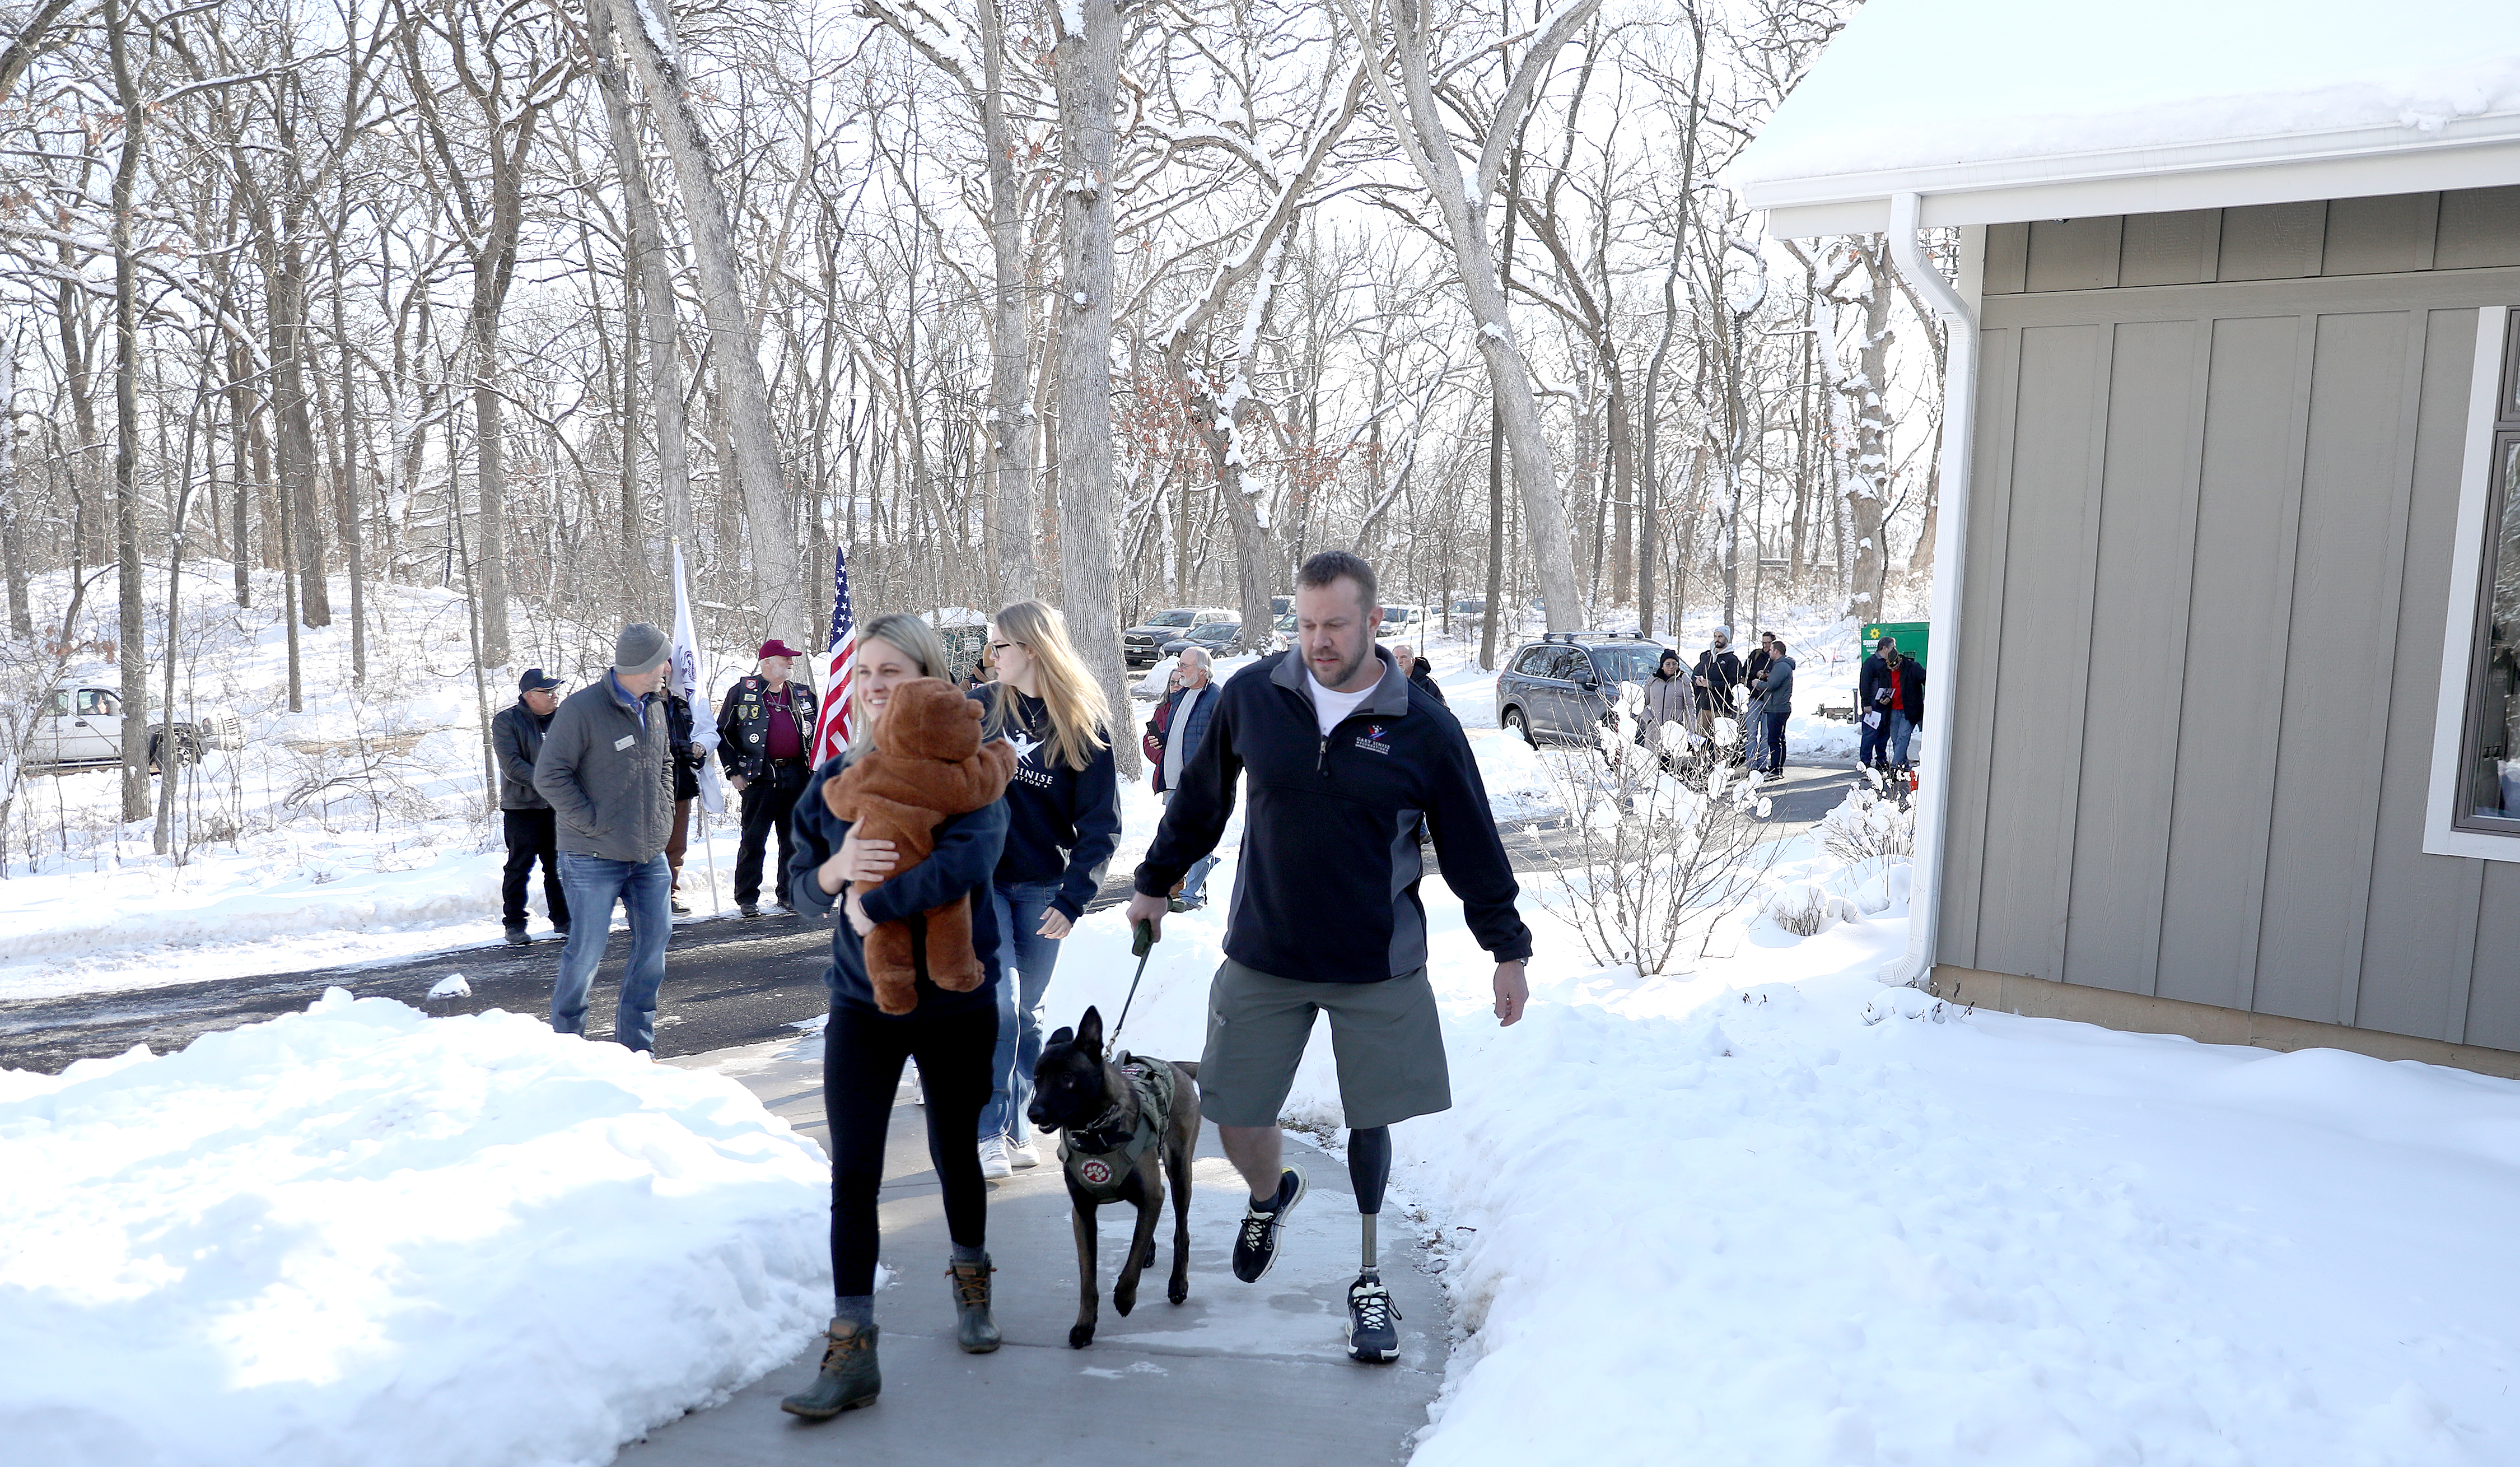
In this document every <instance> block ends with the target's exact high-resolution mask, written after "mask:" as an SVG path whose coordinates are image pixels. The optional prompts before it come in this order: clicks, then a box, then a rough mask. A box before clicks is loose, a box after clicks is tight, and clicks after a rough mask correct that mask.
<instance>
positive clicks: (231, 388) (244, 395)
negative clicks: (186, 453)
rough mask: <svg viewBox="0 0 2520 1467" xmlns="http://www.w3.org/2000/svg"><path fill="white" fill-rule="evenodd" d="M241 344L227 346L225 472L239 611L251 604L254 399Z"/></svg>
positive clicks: (248, 368)
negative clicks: (250, 470) (233, 525)
mask: <svg viewBox="0 0 2520 1467" xmlns="http://www.w3.org/2000/svg"><path fill="white" fill-rule="evenodd" d="M252 370H253V368H252V365H251V364H250V363H249V362H248V361H247V359H246V354H245V346H244V344H242V343H231V344H229V346H228V470H229V472H230V473H232V474H234V475H235V476H236V479H235V481H233V482H232V483H231V484H229V488H230V489H232V490H233V491H234V492H233V494H232V495H231V497H232V498H234V499H235V501H236V506H235V509H236V530H235V535H236V546H235V549H236V604H237V606H238V608H239V609H243V608H246V607H249V606H252V605H253V537H252V529H253V513H252V503H253V493H252V491H251V490H250V489H249V488H248V486H247V485H248V480H247V477H246V474H247V467H248V455H247V443H248V439H249V438H250V437H251V436H252V426H253V397H252V394H251V393H250V392H249V391H248V390H247V388H246V386H245V381H246V378H247V376H248V374H250V373H251V372H252Z"/></svg>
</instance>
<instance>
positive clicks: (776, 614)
mask: <svg viewBox="0 0 2520 1467" xmlns="http://www.w3.org/2000/svg"><path fill="white" fill-rule="evenodd" d="M608 3H609V4H610V5H611V7H612V20H613V24H614V25H615V26H616V27H617V33H618V34H619V35H620V37H621V38H622V40H623V42H624V43H625V45H626V47H627V49H628V51H629V53H630V58H631V61H632V62H633V63H634V64H635V65H636V66H637V68H638V70H639V77H640V80H641V81H642V82H643V83H644V84H645V85H646V87H647V89H648V107H649V112H650V114H651V115H652V116H653V117H654V118H655V120H656V128H657V131H658V132H660V133H662V134H663V135H664V139H665V152H666V154H667V156H669V157H670V158H671V159H672V160H673V163H674V178H675V181H676V182H677V183H678V184H679V185H680V187H681V191H682V196H683V215H684V218H685V220H686V221H687V223H688V224H689V226H690V228H691V233H692V257H693V262H694V263H695V264H696V265H697V267H698V272H699V285H700V307H701V309H702V310H703V311H704V312H705V313H706V314H707V316H708V324H709V335H710V336H711V338H712V339H713V340H714V342H715V345H716V350H715V354H716V358H717V380H718V387H719V389H720V390H721V391H722V392H723V393H724V402H723V404H722V406H721V411H722V412H723V414H724V416H725V419H726V427H727V432H728V436H729V437H730V439H731V440H732V446H733V448H734V450H735V468H736V473H737V474H738V475H739V476H741V479H742V486H743V508H744V516H745V519H746V520H747V521H749V522H750V525H751V529H752V577H751V579H752V596H753V602H754V605H755V606H756V607H757V608H758V612H759V619H758V621H757V622H756V623H755V624H754V626H753V628H751V629H752V630H755V631H758V632H760V633H761V634H763V635H773V634H776V635H781V636H788V635H803V634H804V629H803V626H802V624H801V622H800V621H799V619H800V618H802V617H803V615H804V609H805V606H806V602H805V599H804V596H803V589H804V586H803V571H804V563H803V560H802V559H801V557H799V556H798V555H797V554H796V550H795V547H794V546H793V545H791V544H789V543H787V541H788V538H789V534H790V526H789V521H790V520H791V518H792V516H791V515H790V514H789V511H788V504H787V486H786V484H785V482H784V481H783V479H782V476H781V473H780V466H779V436H778V428H777V425H776V424H775V423H774V422H773V421H772V419H771V416H770V389H769V386H768V384H767V383H766V382H764V381H763V379H762V375H761V354H760V349H759V346H758V344H757V342H756V339H755V337H754V334H753V330H752V317H751V316H750V315H749V314H748V313H747V312H746V311H745V310H744V308H743V290H742V280H741V279H740V278H739V276H738V274H737V272H736V255H735V232H734V227H733V225H732V224H731V223H730V222H729V213H728V209H727V204H726V195H725V192H724V191H723V190H722V189H721V188H720V187H719V186H718V166H717V160H716V157H715V155H714V154H713V152H712V151H711V149H710V146H709V142H708V139H707V138H706V137H705V136H704V135H703V134H702V133H701V131H700V126H699V118H698V116H697V113H696V111H695V109H694V108H693V105H692V100H691V98H690V97H689V96H688V95H687V94H686V93H685V92H684V90H683V81H682V73H681V70H680V69H679V67H678V66H677V64H676V62H675V60H674V58H673V56H672V55H670V54H669V53H668V52H667V51H666V50H665V49H664V48H666V47H669V46H672V45H673V44H674V39H673V35H672V32H671V30H670V29H669V28H668V26H669V23H668V22H667V20H666V19H665V17H664V15H663V14H662V10H663V8H662V7H661V6H659V7H656V8H654V9H650V8H649V7H647V6H646V5H644V4H642V3H639V0H608ZM643 19H652V21H653V28H650V26H649V25H648V24H645V23H643ZM666 306H667V308H670V306H671V300H670V298H668V299H667V301H666ZM656 308H657V307H656V306H655V305H654V304H653V303H652V304H651V305H650V307H649V309H650V310H651V311H654V310H655V309H656ZM1108 308H1109V307H1108V306H1107V305H1106V306H1105V307H1104V309H1105V310H1106V311H1107V310H1108ZM659 395H660V396H661V395H662V393H661V391H660V392H659ZM1107 411H1108V403H1107V402H1106V403H1105V412H1106V414H1107ZM663 432H664V429H663V426H662V424H661V423H660V424H659V426H658V429H657V433H658V436H660V437H661V436H663ZM1105 451H1106V452H1107V451H1108V447H1107V444H1106V445H1105ZM1094 640H1095V639H1093V638H1090V637H1089V638H1088V639H1087V641H1088V643H1089V644H1091V643H1092V642H1093V641H1094ZM1105 640H1107V639H1105ZM1116 655H1117V654H1116V652H1115V653H1114V656H1115V657H1116Z"/></svg>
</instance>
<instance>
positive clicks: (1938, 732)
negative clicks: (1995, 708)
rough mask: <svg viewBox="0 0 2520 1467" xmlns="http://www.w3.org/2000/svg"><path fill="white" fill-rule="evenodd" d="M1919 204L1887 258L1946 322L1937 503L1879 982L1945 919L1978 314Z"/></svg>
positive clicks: (1914, 955) (1919, 968) (1917, 962)
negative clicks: (1887, 955) (1922, 667)
mask: <svg viewBox="0 0 2520 1467" xmlns="http://www.w3.org/2000/svg"><path fill="white" fill-rule="evenodd" d="M1921 202H1922V201H1921V200H1920V199H1919V198H1918V197H1917V196H1916V195H1915V194H1913V193H1909V194H1893V195H1891V196H1890V257H1891V259H1892V260H1894V261H1896V262H1897V264H1898V266H1899V273H1900V274H1901V275H1903V276H1906V277H1907V280H1908V284H1909V285H1910V286H1911V287H1913V288H1914V290H1915V292H1916V294H1917V296H1919V297H1920V298H1923V299H1925V300H1927V301H1930V302H1931V303H1932V305H1933V307H1934V313H1935V314H1936V315H1938V316H1941V317H1942V318H1943V319H1944V320H1945V321H1946V322H1947V323H1949V325H1950V330H1949V331H1948V332H1947V333H1946V335H1947V336H1948V337H1949V339H1950V340H1949V342H1948V344H1946V346H1945V348H1944V349H1945V355H1944V368H1943V441H1942V475H1943V482H1942V505H1941V509H1940V511H1939V519H1938V520H1937V522H1936V524H1935V527H1934V594H1933V603H1932V610H1931V612H1930V614H1929V615H1930V616H1931V618H1932V631H1933V635H1932V638H1931V640H1932V643H1933V646H1932V649H1931V650H1932V652H1933V657H1934V666H1933V667H1932V668H1931V669H1930V671H1929V675H1928V676H1927V677H1926V679H1925V726H1924V729H1923V730H1922V747H1921V748H1920V749H1918V750H1917V751H1916V755H1917V763H1918V765H1919V766H1920V768H1921V783H1920V784H1919V786H1918V788H1917V792H1916V793H1917V805H1916V856H1915V864H1914V867H1913V871H1912V872H1911V874H1910V879H1909V892H1908V913H1909V915H1908V951H1907V955H1906V956H1904V957H1902V958H1900V959H1899V960H1898V961H1897V962H1895V963H1892V964H1890V965H1889V966H1888V967H1886V968H1884V969H1882V970H1881V980H1882V982H1884V983H1893V984H1919V983H1920V982H1922V981H1924V980H1926V979H1927V978H1928V977H1929V975H1931V974H1932V972H1933V967H1934V950H1935V940H1936V938H1937V937H1938V936H1939V932H1940V929H1941V927H1942V916H1943V900H1942V898H1943V890H1942V889H1943V879H1942V878H1943V847H1944V844H1945V839H1944V838H1945V833H1946V831H1947V830H1948V829H1949V826H1950V814H1951V773H1952V759H1951V752H1952V719H1953V715H1954V711H1955V709H1956V707H1957V700H1956V699H1955V698H1954V696H1953V693H1954V689H1955V687H1956V685H1957V684H1958V681H1959V677H1958V672H1959V649H1960V638H1959V630H1960V582H1961V580H1962V578H1963V575H1964V573H1965V572H1966V570H1967V556H1968V549H1967V546H1968V511H1969V479H1970V474H1969V469H1970V464H1969V448H1970V442H1971V439H1972V438H1973V436H1975V434H1974V430H1975V424H1976V421H1977V348H1978V342H1977V335H1978V333H1977V311H1976V309H1975V307H1974V306H1973V305H1972V304H1971V303H1970V302H1969V301H1966V300H1963V299H1961V298H1960V295H1959V293H1958V291H1955V290H1953V289H1952V285H1951V282H1950V281H1948V280H1945V279H1944V278H1943V272H1942V271H1940V270H1938V269H1936V268H1935V267H1934V262H1933V261H1932V260H1930V259H1927V258H1926V257H1925V252H1924V250H1923V248H1922V247H1921V246H1920V245H1918V244H1917V242H1916V227H1917V215H1918V213H1919V212H1920V211H1921Z"/></svg>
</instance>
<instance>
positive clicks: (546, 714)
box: [490, 667, 568, 947]
mask: <svg viewBox="0 0 2520 1467" xmlns="http://www.w3.org/2000/svg"><path fill="white" fill-rule="evenodd" d="M559 686H560V679H559V678H557V677H545V676H544V675H543V669H542V668H540V667H527V668H526V669H525V675H524V676H522V677H519V678H517V701H516V702H515V703H512V704H510V705H509V706H508V707H506V708H503V709H501V710H500V711H499V712H498V714H497V716H495V717H493V718H492V719H491V720H490V747H491V748H492V749H493V750H494V751H496V752H497V754H498V756H499V819H500V821H501V823H502V824H504V825H505V826H506V827H507V837H508V868H507V873H506V876H505V878H504V879H503V880H502V881H501V883H500V886H499V897H500V901H501V903H502V904H501V907H500V915H501V916H502V917H503V918H504V919H505V920H506V922H507V926H508V945H509V946H511V947H522V946H524V945H525V943H526V942H527V941H528V939H527V938H526V937H525V884H526V882H527V880H528V879H529V878H531V877H532V875H533V874H534V862H536V861H540V862H542V863H543V904H544V905H545V906H547V907H549V908H550V909H551V920H552V926H553V928H555V929H556V930H557V931H558V932H559V933H560V935H561V936H562V937H563V938H564V937H567V936H568V896H567V894H565V893H563V892H562V890H561V885H560V827H559V826H558V825H556V824H554V823H553V818H552V807H551V802H550V801H548V800H545V799H544V798H543V797H542V792H541V791H539V790H536V789H535V788H534V758H535V756H538V755H540V754H541V753H542V752H543V734H544V733H545V731H547V730H548V729H550V727H551V720H552V713H553V711H555V710H557V709H558V708H559V707H560V696H559V695H558V694H557V693H555V692H553V691H552V690H553V689H554V688H557V687H559Z"/></svg>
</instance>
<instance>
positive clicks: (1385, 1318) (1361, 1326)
mask: <svg viewBox="0 0 2520 1467" xmlns="http://www.w3.org/2000/svg"><path fill="white" fill-rule="evenodd" d="M1399 1317H1400V1309H1399V1307H1397V1306H1395V1305H1394V1304H1392V1302H1391V1291H1390V1290H1388V1289H1386V1288H1384V1287H1382V1275H1381V1274H1379V1273H1377V1272H1375V1271H1374V1270H1373V1269H1371V1268H1368V1269H1367V1270H1365V1271H1364V1272H1363V1273H1360V1274H1358V1275H1357V1276H1356V1282H1355V1283H1352V1284H1350V1285H1348V1286H1347V1354H1348V1358H1349V1359H1352V1360H1388V1359H1391V1358H1393V1357H1395V1356H1397V1355H1398V1354H1399V1353H1400V1331H1399V1330H1398V1329H1396V1328H1394V1327H1393V1325H1392V1322H1391V1321H1393V1320H1395V1319H1397V1318H1399Z"/></svg>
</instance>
